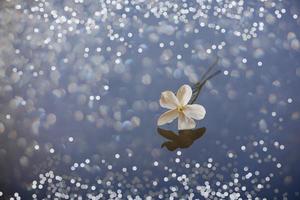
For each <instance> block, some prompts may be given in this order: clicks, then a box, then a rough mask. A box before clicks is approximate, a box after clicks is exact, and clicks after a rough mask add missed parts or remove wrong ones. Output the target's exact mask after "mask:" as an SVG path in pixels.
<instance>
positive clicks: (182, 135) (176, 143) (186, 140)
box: [157, 127, 206, 151]
mask: <svg viewBox="0 0 300 200" xmlns="http://www.w3.org/2000/svg"><path fill="white" fill-rule="evenodd" d="M205 131H206V128H205V127H202V128H197V129H189V130H179V132H178V134H176V133H174V132H173V131H171V130H165V129H162V128H157V132H158V133H159V134H160V135H161V136H163V137H164V138H166V139H168V140H169V141H166V142H164V143H162V145H161V148H163V147H166V148H167V149H168V150H169V151H174V150H175V149H177V148H180V149H184V148H188V147H190V146H191V145H192V144H193V143H194V141H196V140H197V139H199V138H201V137H202V136H203V135H204V133H205Z"/></svg>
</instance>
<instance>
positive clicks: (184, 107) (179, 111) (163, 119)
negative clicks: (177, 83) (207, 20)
mask: <svg viewBox="0 0 300 200" xmlns="http://www.w3.org/2000/svg"><path fill="white" fill-rule="evenodd" d="M191 97H192V89H191V87H190V86H189V85H183V86H181V87H180V88H179V90H178V91H177V94H176V96H175V94H174V93H173V92H172V91H164V92H162V93H161V97H160V100H159V103H160V106H161V107H163V108H167V109H170V110H169V111H167V112H165V113H163V114H162V115H161V116H160V117H159V119H158V121H157V125H158V126H161V125H164V124H167V123H170V122H172V121H174V119H176V118H177V117H178V129H179V130H184V129H192V128H195V127H196V122H195V121H194V120H193V119H196V120H201V119H203V118H204V117H205V114H206V111H205V108H204V107H203V106H201V105H198V104H190V105H188V102H189V101H190V99H191Z"/></svg>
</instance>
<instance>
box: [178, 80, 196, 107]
mask: <svg viewBox="0 0 300 200" xmlns="http://www.w3.org/2000/svg"><path fill="white" fill-rule="evenodd" d="M192 94H193V91H192V88H191V87H190V86H189V85H183V86H181V87H180V88H179V89H178V91H177V94H176V96H177V99H178V100H179V103H180V104H181V105H182V106H185V105H187V104H188V102H189V101H190V99H191V97H192Z"/></svg>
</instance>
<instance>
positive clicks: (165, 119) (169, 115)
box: [157, 110, 178, 126]
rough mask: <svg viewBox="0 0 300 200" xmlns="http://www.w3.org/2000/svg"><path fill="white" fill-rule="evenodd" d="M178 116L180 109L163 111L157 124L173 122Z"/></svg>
mask: <svg viewBox="0 0 300 200" xmlns="http://www.w3.org/2000/svg"><path fill="white" fill-rule="evenodd" d="M177 117H178V111H177V110H169V111H167V112H165V113H163V114H162V115H161V116H160V117H159V118H158V120H157V125H158V126H161V125H164V124H167V123H170V122H172V121H173V120H174V119H176V118H177Z"/></svg>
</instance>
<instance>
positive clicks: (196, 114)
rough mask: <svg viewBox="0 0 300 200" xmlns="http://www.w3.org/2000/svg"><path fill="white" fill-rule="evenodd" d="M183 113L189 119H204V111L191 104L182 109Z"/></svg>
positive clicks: (197, 105)
mask: <svg viewBox="0 0 300 200" xmlns="http://www.w3.org/2000/svg"><path fill="white" fill-rule="evenodd" d="M183 113H184V114H185V115H186V116H187V117H189V118H193V119H196V120H201V119H203V118H204V117H205V114H206V110H205V108H204V107H203V106H201V105H199V104H192V105H186V106H185V107H184V109H183Z"/></svg>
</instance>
